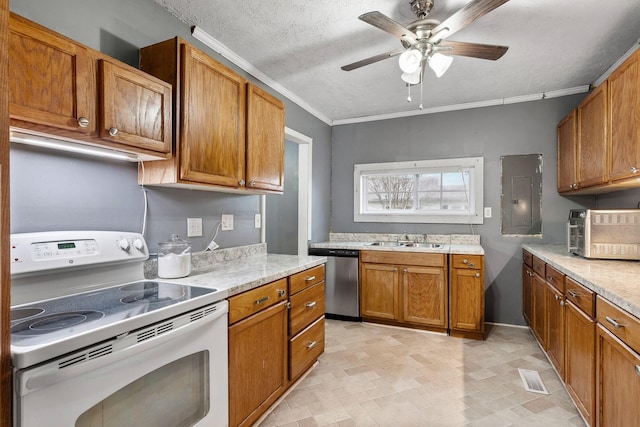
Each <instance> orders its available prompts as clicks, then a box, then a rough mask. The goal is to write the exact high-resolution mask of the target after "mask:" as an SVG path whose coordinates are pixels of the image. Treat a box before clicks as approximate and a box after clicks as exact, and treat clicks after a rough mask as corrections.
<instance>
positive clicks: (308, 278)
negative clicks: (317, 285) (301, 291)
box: [304, 276, 316, 282]
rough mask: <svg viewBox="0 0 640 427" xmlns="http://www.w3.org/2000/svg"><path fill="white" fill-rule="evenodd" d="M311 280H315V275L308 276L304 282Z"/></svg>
mask: <svg viewBox="0 0 640 427" xmlns="http://www.w3.org/2000/svg"><path fill="white" fill-rule="evenodd" d="M312 280H316V276H309V277H307V278H306V279H304V281H305V282H310V281H312Z"/></svg>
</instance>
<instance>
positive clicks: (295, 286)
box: [289, 264, 324, 295]
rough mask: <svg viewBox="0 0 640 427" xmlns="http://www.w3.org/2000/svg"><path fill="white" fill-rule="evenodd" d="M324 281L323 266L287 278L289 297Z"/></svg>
mask: <svg viewBox="0 0 640 427" xmlns="http://www.w3.org/2000/svg"><path fill="white" fill-rule="evenodd" d="M323 280H324V264H322V265H319V266H317V267H313V268H310V269H308V270H305V271H301V272H300V273H296V274H293V275H291V276H289V293H290V294H291V295H293V294H295V293H297V292H300V291H301V290H303V289H305V288H308V287H309V286H311V285H315V284H316V283H319V282H321V281H323Z"/></svg>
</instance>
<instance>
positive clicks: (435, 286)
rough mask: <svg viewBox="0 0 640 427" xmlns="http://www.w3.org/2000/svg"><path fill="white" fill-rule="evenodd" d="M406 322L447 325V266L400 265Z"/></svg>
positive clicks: (403, 312) (438, 325) (403, 318)
mask: <svg viewBox="0 0 640 427" xmlns="http://www.w3.org/2000/svg"><path fill="white" fill-rule="evenodd" d="M400 268H401V270H402V319H401V320H402V321H403V322H411V323H418V324H420V325H426V326H434V327H439V328H446V327H447V283H446V277H445V274H444V269H443V268H433V267H400Z"/></svg>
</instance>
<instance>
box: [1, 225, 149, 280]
mask: <svg viewBox="0 0 640 427" xmlns="http://www.w3.org/2000/svg"><path fill="white" fill-rule="evenodd" d="M148 257H149V250H148V248H147V245H146V243H145V241H144V238H143V237H142V235H141V234H139V233H131V232H118V231H52V232H42V233H22V234H12V235H11V274H12V275H20V274H31V273H36V272H38V271H43V270H51V269H63V268H73V267H80V266H89V265H95V266H97V265H101V264H113V263H121V262H130V261H144V260H145V259H147V258H148Z"/></svg>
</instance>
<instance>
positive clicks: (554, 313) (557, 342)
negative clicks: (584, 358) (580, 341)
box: [545, 283, 566, 379]
mask: <svg viewBox="0 0 640 427" xmlns="http://www.w3.org/2000/svg"><path fill="white" fill-rule="evenodd" d="M546 295H547V313H546V315H547V319H546V325H547V337H546V344H547V345H546V347H545V348H546V350H547V355H548V356H549V359H550V360H551V363H553V366H555V368H556V371H558V374H559V375H560V378H563V379H564V316H565V315H564V313H565V309H564V307H565V304H566V303H565V301H564V295H563V294H562V292H560V291H559V290H557V289H556V288H555V287H553V286H552V285H550V284H548V283H547V292H546Z"/></svg>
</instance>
